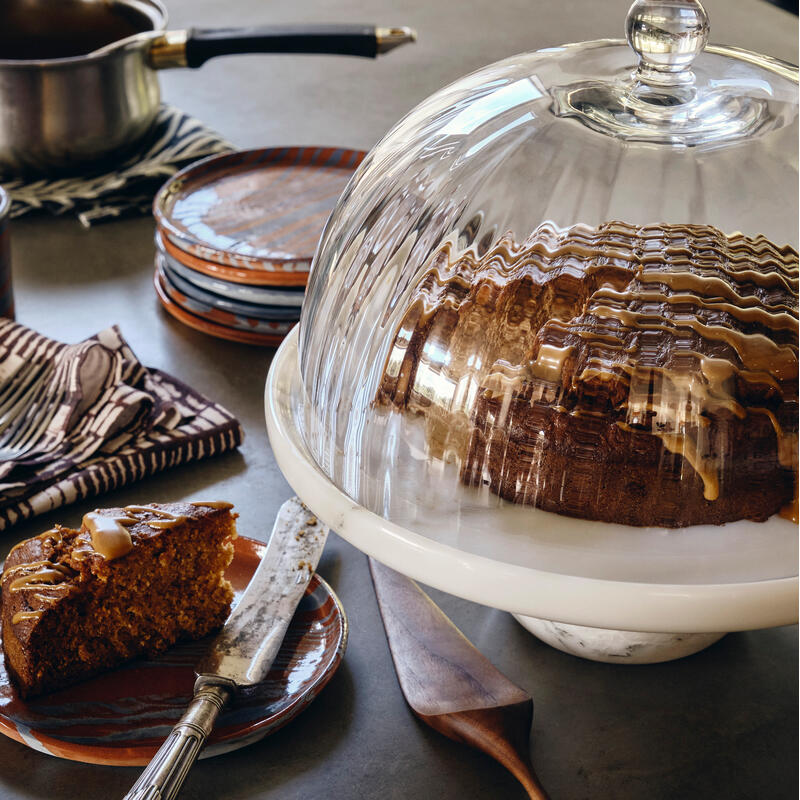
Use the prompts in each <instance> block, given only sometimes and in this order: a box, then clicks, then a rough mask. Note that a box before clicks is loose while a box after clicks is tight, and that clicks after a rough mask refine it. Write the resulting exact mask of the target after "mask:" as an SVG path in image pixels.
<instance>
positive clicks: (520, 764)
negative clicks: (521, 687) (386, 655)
mask: <svg viewBox="0 0 800 800" xmlns="http://www.w3.org/2000/svg"><path fill="white" fill-rule="evenodd" d="M417 716H418V717H419V718H420V719H421V720H423V721H424V722H427V723H428V725H430V726H431V727H432V728H434V729H435V730H437V731H439V733H443V734H444V735H445V736H447V737H449V738H450V739H454V740H455V741H457V742H463V743H464V744H468V745H470V746H471V747H474V748H476V749H477V750H481V751H483V752H484V753H486V754H487V755H489V756H491V757H492V758H494V759H495V760H496V761H498V762H499V763H500V764H502V765H503V766H504V767H505V768H506V769H507V770H508V771H509V772H510V773H511V774H512V775H513V776H514V777H515V778H516V779H517V780H518V781H519V782H520V783H521V784H522V786H523V788H524V789H525V791H526V792H527V793H528V797H530V798H531V799H532V800H549V796H548V794H547V792H546V791H545V790H544V788H543V787H542V785H541V784H540V783H539V779H538V778H537V777H536V773H535V772H534V771H533V765H532V764H531V761H530V757H529V756H528V741H529V739H528V736H529V732H530V727H531V721H532V717H533V704H532V703H519V704H518V705H516V706H502V707H500V708H480V709H475V710H472V711H457V712H454V713H451V714H438V715H435V716H432V717H425V716H423V715H421V714H417Z"/></svg>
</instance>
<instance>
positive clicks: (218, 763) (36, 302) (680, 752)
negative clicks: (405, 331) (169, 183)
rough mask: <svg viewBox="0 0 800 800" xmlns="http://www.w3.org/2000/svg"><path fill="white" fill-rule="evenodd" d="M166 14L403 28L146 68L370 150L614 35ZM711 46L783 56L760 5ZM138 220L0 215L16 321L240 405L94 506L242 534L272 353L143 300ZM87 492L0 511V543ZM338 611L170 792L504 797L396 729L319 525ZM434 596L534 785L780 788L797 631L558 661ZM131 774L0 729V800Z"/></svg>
mask: <svg viewBox="0 0 800 800" xmlns="http://www.w3.org/2000/svg"><path fill="white" fill-rule="evenodd" d="M168 6H169V10H170V12H171V16H172V19H171V25H172V27H183V26H188V25H194V26H198V27H211V26H214V25H216V26H231V25H244V24H253V23H256V22H262V23H266V22H276V23H277V22H303V21H317V22H333V21H367V22H376V23H380V24H384V23H385V24H405V25H411V26H414V27H416V28H417V29H418V31H419V34H420V40H419V43H418V44H417V45H416V46H414V47H406V48H403V49H401V50H399V51H397V52H396V53H393V54H391V56H388V57H386V58H384V59H382V60H379V61H377V62H376V63H370V62H366V61H362V60H357V59H334V58H322V57H259V56H242V57H238V58H232V59H218V60H215V61H212V62H210V63H209V64H207V65H206V66H204V67H203V68H202V70H201V71H199V72H195V71H190V70H176V71H171V72H166V73H164V74H163V75H162V87H163V91H164V97H165V100H166V101H168V102H170V103H173V104H174V105H178V106H180V107H182V108H184V109H185V110H187V111H188V112H190V113H192V114H194V115H196V116H197V117H199V118H201V119H203V120H204V121H205V122H206V123H208V124H209V125H211V126H213V127H214V128H216V129H217V130H218V131H220V132H221V133H222V134H224V135H226V136H227V137H228V138H230V140H231V141H232V142H234V143H235V144H236V145H237V146H241V147H254V146H275V145H286V144H337V145H342V146H349V147H360V148H369V147H370V146H372V145H373V144H374V143H375V142H376V141H377V140H378V139H379V138H380V136H381V135H382V134H383V133H384V132H385V131H386V130H387V129H388V128H389V127H390V126H391V125H392V124H393V123H394V122H395V121H396V120H397V119H398V118H399V117H400V116H402V114H403V113H404V112H405V111H407V110H408V109H410V108H411V107H412V106H413V105H415V104H416V103H417V102H418V101H420V100H422V99H423V98H424V97H425V96H427V95H428V94H430V93H431V92H432V91H434V90H435V89H437V88H439V87H440V86H442V85H444V84H445V83H447V82H449V81H451V80H454V79H455V78H457V77H459V76H460V75H462V74H464V73H466V72H469V71H471V70H473V69H475V68H477V67H480V66H482V65H484V64H486V63H489V62H491V61H495V60H497V59H499V58H501V57H504V56H506V55H510V54H513V53H515V52H520V51H523V50H532V49H536V48H540V47H546V46H553V45H557V44H561V43H563V42H569V41H579V40H584V39H594V38H600V37H619V36H621V35H622V26H623V21H624V17H625V12H626V10H627V2H624V1H623V0H615V2H610V0H609V1H608V2H593V1H592V0H560V2H558V3H555V2H544V0H540V1H539V2H533V0H495V2H488V0H461V2H455V0H407V2H405V3H392V2H391V1H390V0H374V1H373V2H369V3H367V2H364V0H338V1H335V0H308V2H305V3H296V2H283V1H282V0H275V1H274V2H269V3H266V2H259V0H229V1H228V2H226V3H220V2H218V0H168ZM706 6H707V8H708V11H709V14H710V17H711V24H712V40H713V41H715V42H724V43H727V44H732V45H738V46H740V47H745V48H748V49H752V50H756V51H760V52H765V53H769V54H770V55H774V56H778V57H780V58H783V59H786V60H789V61H792V62H794V61H796V60H797V20H796V18H795V17H792V16H790V15H789V14H787V13H785V12H782V11H780V10H778V9H776V8H774V7H772V6H770V5H767V4H766V3H764V2H761V1H760V0H735V1H734V0H730V2H724V0H708V2H707V3H706ZM152 234H153V221H152V219H150V218H141V219H130V220H123V221H117V222H111V223H108V224H104V225H100V226H97V227H96V228H93V229H91V230H84V229H82V228H81V227H80V225H79V224H78V223H77V222H76V221H75V220H74V219H71V218H59V219H53V218H48V217H39V218H36V219H33V218H30V219H27V218H26V219H21V220H17V221H14V222H13V225H12V249H13V265H14V284H15V292H16V298H17V315H18V320H19V321H20V322H22V323H24V324H26V325H29V326H31V327H33V328H36V329H37V330H39V331H41V332H43V333H45V334H47V335H49V336H53V337H56V338H59V339H62V340H65V341H70V342H74V341H78V340H80V339H82V338H84V337H86V336H88V335H90V334H92V333H94V332H96V331H97V330H100V329H101V328H103V327H105V326H108V325H111V324H114V323H116V324H118V325H120V327H121V329H122V331H123V333H124V335H125V336H126V338H127V339H128V341H129V342H130V344H131V346H132V347H133V350H134V351H135V353H136V354H137V355H138V356H139V358H140V359H141V360H142V361H143V363H145V364H148V365H152V366H156V367H159V368H161V369H163V370H165V371H168V372H170V373H172V374H173V375H175V376H177V377H178V378H180V379H182V380H183V381H185V382H187V383H189V384H190V385H191V386H193V387H195V388H197V389H198V390H200V391H202V392H204V393H206V394H208V395H209V396H211V397H213V398H215V399H217V400H219V401H220V402H221V403H223V404H224V405H225V406H227V407H228V408H229V409H230V410H231V411H233V412H234V413H235V414H236V415H237V416H238V417H239V419H240V420H241V422H242V424H243V426H244V429H245V431H246V441H245V443H244V446H243V447H242V448H241V450H240V452H238V453H236V454H230V455H226V456H223V457H220V458H217V459H213V460H209V461H202V462H200V463H196V464H191V465H188V466H184V467H181V468H179V469H175V470H172V471H169V472H166V473H164V474H162V475H159V476H157V477H154V478H150V479H147V480H144V481H141V482H140V483H138V484H135V485H133V486H130V487H127V488H125V489H122V490H119V491H115V492H113V493H110V494H109V495H107V496H104V497H103V498H102V499H101V500H100V501H99V502H100V503H102V504H104V505H105V504H107V505H123V504H125V503H129V502H134V501H138V502H149V501H164V502H166V501H172V500H178V499H181V498H189V497H199V496H203V497H211V496H213V497H215V498H221V499H226V500H230V501H231V502H233V503H235V505H236V507H237V510H238V511H239V513H240V515H241V517H240V524H239V528H240V531H241V533H242V534H243V535H247V536H252V537H255V538H261V539H264V538H266V537H267V536H268V535H269V531H270V530H271V526H272V519H273V516H274V514H275V512H276V510H277V508H278V507H279V505H280V504H281V502H282V501H283V500H285V499H286V498H287V497H289V496H290V494H291V491H290V489H289V486H288V485H287V483H286V482H285V480H284V479H283V477H282V475H281V474H280V472H279V471H278V469H277V467H276V465H275V461H274V458H273V455H272V453H271V451H270V447H269V443H268V441H267V436H266V432H265V429H264V422H263V410H262V394H263V385H264V377H265V375H266V373H267V369H268V368H269V364H270V359H271V356H272V351H270V350H267V349H259V348H256V347H250V346H247V345H238V344H234V343H228V342H224V341H220V340H217V339H212V338H209V337H207V336H204V335H203V334H200V333H197V332H195V331H193V330H190V329H188V328H186V327H184V326H183V325H181V324H179V323H177V322H175V321H174V320H173V319H171V318H170V317H168V316H167V315H166V314H165V313H163V312H162V310H161V309H160V307H159V306H158V303H157V301H156V299H155V296H154V292H153V287H152V283H151V275H152V262H153V243H152ZM97 503H98V501H97V500H91V501H87V502H84V503H78V504H76V505H74V506H71V507H68V508H65V509H62V510H60V511H59V512H57V513H54V514H52V515H48V516H43V517H40V518H38V519H36V520H34V521H32V522H30V523H26V524H23V525H19V526H18V527H16V528H14V529H12V530H11V531H9V532H7V533H5V534H3V535H2V537H0V557H2V556H4V555H5V553H6V552H7V551H8V549H9V548H10V547H11V546H12V545H13V544H14V543H15V542H16V541H18V540H19V539H21V538H25V537H28V536H31V535H33V534H35V533H38V532H40V531H42V530H45V529H46V528H47V527H48V526H50V525H51V524H52V523H54V522H56V521H61V522H63V523H65V524H75V523H77V522H78V521H79V520H80V518H81V515H82V514H83V513H84V512H85V511H87V510H89V509H90V508H92V507H94V506H95V505H97ZM319 571H320V574H321V575H322V576H323V577H325V578H326V579H327V580H328V581H329V582H330V583H331V584H332V585H333V587H334V588H335V590H336V591H337V593H338V594H339V596H340V597H341V600H342V602H343V604H344V606H345V608H346V610H347V612H348V615H349V619H350V624H351V638H350V643H349V647H348V650H347V654H346V657H345V660H344V663H343V665H342V667H341V668H340V670H339V672H338V673H337V674H336V676H335V677H334V679H333V680H332V681H331V683H330V684H329V685H328V687H327V688H326V689H325V690H324V691H323V692H322V694H321V695H320V696H319V698H318V699H317V700H316V701H315V702H314V703H313V704H312V705H311V706H309V708H308V709H307V710H305V711H304V712H303V714H301V715H300V716H299V717H298V718H297V719H296V720H295V721H294V722H293V723H292V724H291V725H289V726H287V727H285V728H283V729H282V730H280V731H278V732H277V733H275V734H274V735H272V736H270V737H269V738H267V739H265V740H263V741H262V742H260V743H258V744H255V745H253V746H251V747H248V748H246V749H243V750H239V751H237V752H234V753H230V754H228V755H225V756H220V757H217V758H214V759H210V760H208V761H203V762H200V763H198V764H197V765H196V766H195V768H194V769H193V771H192V772H191V774H190V776H189V779H188V781H187V784H186V787H185V789H184V792H183V795H182V796H183V797H184V798H187V800H188V799H189V798H221V797H225V798H230V799H231V800H234V798H241V799H242V800H246V799H249V798H267V797H270V798H301V797H302V798H312V797H321V798H343V800H348V799H350V798H353V799H355V798H378V797H381V798H452V799H453V800H456V799H458V800H467V799H468V798H500V797H502V798H505V797H508V798H522V797H523V796H524V795H523V792H522V790H521V789H520V788H519V786H518V785H517V784H516V782H515V781H514V780H513V779H512V778H511V777H510V776H509V775H508V774H507V773H506V772H505V771H504V770H503V769H502V768H501V767H499V766H498V765H497V764H495V763H494V762H493V761H491V760H490V759H489V758H487V757H485V756H483V755H481V754H478V753H476V752H474V751H471V750H469V749H467V748H466V747H464V746H461V745H458V744H455V743H454V742H451V741H450V740H447V739H445V738H443V737H441V736H440V735H438V734H436V733H434V732H433V731H432V730H431V729H429V728H427V727H426V726H424V725H422V724H421V723H419V722H417V720H416V719H415V718H414V717H413V715H412V714H411V713H410V711H409V710H408V708H407V707H406V705H405V703H404V701H403V698H402V695H401V693H400V690H399V688H398V686H397V682H396V679H395V675H394V672H393V669H392V664H391V660H390V657H389V652H388V649H387V646H386V642H385V638H384V634H383V629H382V626H381V623H380V618H379V615H378V610H377V605H376V602H375V598H374V595H373V592H372V587H371V583H370V580H369V573H368V569H367V562H366V558H365V557H364V556H363V555H362V554H361V553H359V552H358V551H356V550H355V549H354V548H353V547H351V546H350V545H348V544H347V543H346V542H344V541H343V540H342V539H340V538H338V537H337V536H335V535H334V536H332V537H331V539H330V541H329V544H328V546H327V548H326V551H325V554H324V556H323V559H322V561H321V564H320V567H319ZM431 594H432V596H433V597H434V599H435V600H436V601H437V602H439V603H440V605H441V606H442V608H443V609H444V611H445V612H446V613H447V614H448V615H449V616H450V617H451V618H452V619H453V620H454V622H455V623H456V624H457V625H458V626H459V627H460V628H461V629H462V630H463V631H464V633H465V634H466V635H467V636H468V637H469V638H470V640H471V641H472V642H473V643H474V644H475V645H476V646H477V647H478V648H480V649H481V650H482V651H483V652H484V653H485V654H486V655H487V656H488V657H489V658H490V659H491V660H492V661H493V662H494V663H495V664H496V665H497V667H499V668H500V669H501V670H502V671H503V672H505V673H506V674H507V675H508V676H509V677H510V678H511V679H512V680H514V681H516V682H517V683H518V684H520V685H521V686H523V687H525V688H526V689H527V690H528V691H529V692H530V693H531V694H532V695H533V697H534V702H535V709H536V710H535V716H534V724H533V737H532V758H533V762H534V764H535V765H536V768H537V770H538V773H539V775H540V777H541V780H542V782H543V784H544V785H545V786H546V787H547V788H548V790H549V791H550V793H551V795H552V797H553V798H554V800H568V799H569V800H573V799H580V798H620V800H633V799H634V798H641V799H642V800H659V799H660V798H664V800H667V798H669V800H676V798H680V799H681V800H690V799H691V800H706V798H718V797H725V798H727V800H733V799H734V798H748V800H751V799H752V798H770V800H778V799H779V798H795V797H796V796H797V752H798V727H797V707H798V692H797V688H798V682H797V652H798V650H797V647H798V645H797V628H796V626H792V627H787V628H778V629H772V630H764V631H754V632H748V633H737V634H731V635H729V636H727V637H725V638H724V639H723V640H722V641H721V642H719V643H718V644H716V645H714V646H713V647H711V648H709V649H708V650H706V651H704V652H702V653H700V654H698V655H695V656H693V657H690V658H687V659H684V660H682V661H677V662H673V663H668V664H662V665H653V666H642V667H624V666H611V665H606V664H597V663H591V662H587V661H582V660H580V659H576V658H573V657H571V656H567V655H564V654H562V653H560V652H558V651H556V650H553V649H551V648H549V647H548V646H546V645H544V644H542V643H540V642H538V641H537V640H536V639H534V638H533V637H532V636H530V635H529V634H528V633H526V632H525V631H524V630H523V629H522V628H521V627H520V626H519V625H518V624H517V623H516V622H515V621H514V620H513V619H512V618H511V617H510V616H509V615H508V614H505V613H502V612H500V611H495V610H492V609H489V608H485V607H482V606H478V605H475V604H473V603H469V602H467V601H464V600H460V599H458V598H456V597H452V596H448V595H445V594H442V593H440V592H436V591H432V592H431ZM138 772H139V770H138V769H133V768H112V767H97V766H89V765H84V764H79V763H73V762H68V761H62V760H59V759H56V758H52V757H49V756H46V755H42V754H40V753H38V752H34V751H33V750H30V749H28V748H26V747H24V746H22V745H20V744H17V743H16V742H14V741H12V740H10V739H7V738H5V737H0V798H9V800H11V799H13V800H22V798H25V799H26V800H38V799H39V798H48V800H50V799H56V798H74V797H80V798H82V799H83V800H100V798H103V799H105V798H112V797H115V796H122V795H123V794H124V793H125V791H126V790H127V789H128V788H129V787H130V786H131V785H132V783H133V782H134V780H135V778H136V776H137V774H138Z"/></svg>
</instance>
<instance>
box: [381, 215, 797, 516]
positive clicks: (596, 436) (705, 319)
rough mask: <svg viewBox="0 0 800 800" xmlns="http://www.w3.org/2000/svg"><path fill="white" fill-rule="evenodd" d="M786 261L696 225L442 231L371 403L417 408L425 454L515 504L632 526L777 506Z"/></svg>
mask: <svg viewBox="0 0 800 800" xmlns="http://www.w3.org/2000/svg"><path fill="white" fill-rule="evenodd" d="M797 263H798V259H797V252H796V251H795V250H794V249H792V248H791V247H789V246H783V247H781V246H777V245H775V244H773V243H772V242H770V241H768V240H767V239H765V238H764V237H762V236H757V237H755V238H750V237H747V236H744V235H742V234H739V233H736V234H732V235H730V236H726V235H725V234H724V233H722V232H721V231H719V230H717V229H716V228H713V227H711V226H704V225H666V224H659V225H648V226H643V227H635V226H631V225H628V224H625V223H621V222H609V223H606V224H604V225H601V226H600V227H599V228H596V229H594V228H590V227H588V226H584V225H577V226H574V227H572V228H568V229H559V228H557V227H555V226H553V225H552V224H550V223H545V224H543V225H542V226H540V227H539V228H537V229H536V230H535V231H534V232H533V233H532V234H531V235H530V236H529V237H528V238H527V239H526V240H525V241H524V242H522V243H516V242H514V241H513V240H512V239H511V238H510V237H505V238H503V239H501V240H500V241H499V242H498V243H497V244H496V245H495V246H494V247H493V248H492V249H491V250H489V251H488V252H487V253H485V254H483V255H481V256H476V255H474V254H472V253H467V254H466V255H464V256H462V257H460V258H458V259H455V260H453V259H451V257H450V251H449V248H448V247H445V248H444V249H443V250H442V251H440V252H439V254H438V255H437V257H436V258H435V260H434V262H433V264H432V267H431V269H430V270H429V271H428V272H427V273H426V274H425V275H424V277H423V279H422V280H421V281H420V282H419V284H418V285H417V286H416V287H415V289H414V291H413V293H412V295H411V298H410V301H409V303H408V306H407V310H406V312H405V314H404V316H403V318H402V320H401V322H400V324H399V326H398V328H397V331H396V334H395V337H394V341H393V346H392V347H391V348H390V353H389V356H388V359H387V362H386V364H385V367H384V371H383V375H382V379H381V383H380V386H379V390H378V394H377V397H376V404H377V405H378V406H386V407H389V408H392V409H395V410H398V411H402V412H404V413H408V414H412V415H417V416H420V417H421V418H422V419H423V420H424V423H425V428H426V440H427V443H428V449H429V455H430V456H432V457H434V458H442V459H444V460H447V461H454V462H456V463H457V464H458V465H459V466H460V474H461V480H462V481H463V482H464V483H465V484H467V485H470V486H478V487H480V486H486V487H488V488H489V489H490V490H491V491H493V492H495V493H496V494H499V495H500V496H502V497H503V498H505V499H506V500H509V501H512V502H515V503H524V504H530V505H535V506H538V507H540V508H543V509H546V510H550V511H556V512H559V513H562V514H567V515H571V516H576V517H582V518H586V519H597V520H605V521H610V522H619V523H625V524H629V525H639V526H646V525H658V526H667V527H682V526H686V525H693V524H699V523H716V524H720V523H724V522H728V521H732V520H738V519H751V520H764V519H766V518H767V517H769V516H771V515H772V514H774V513H777V512H780V511H781V510H783V511H784V513H790V512H789V511H787V510H786V509H787V507H790V506H792V504H793V503H794V504H795V509H796V473H797V428H798V405H797V375H798V372H797V352H798V347H797V330H798V328H797V287H798V268H797ZM795 513H796V511H795Z"/></svg>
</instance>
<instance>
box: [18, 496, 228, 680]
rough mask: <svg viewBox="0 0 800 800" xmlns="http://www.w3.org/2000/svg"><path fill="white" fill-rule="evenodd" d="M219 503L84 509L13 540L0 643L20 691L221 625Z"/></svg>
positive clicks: (223, 547) (222, 524)
mask: <svg viewBox="0 0 800 800" xmlns="http://www.w3.org/2000/svg"><path fill="white" fill-rule="evenodd" d="M235 516H236V515H235V514H232V513H231V505H230V504H229V503H197V504H193V503H171V504H167V505H155V504H153V505H148V506H128V507H126V508H110V509H103V510H99V511H96V512H94V513H92V514H87V515H86V517H84V523H83V525H82V526H81V528H80V530H72V529H70V528H64V527H60V526H58V527H56V528H54V529H53V530H50V531H46V532H45V533H43V534H41V535H40V536H36V537H34V538H32V539H27V540H25V541H23V542H20V543H19V544H18V545H17V546H16V547H14V548H13V549H12V551H11V552H10V553H9V555H8V558H7V559H6V562H5V565H4V568H3V576H2V625H3V628H2V633H3V649H4V651H5V657H6V663H7V666H8V669H9V672H10V674H11V675H12V677H13V678H14V681H15V683H16V685H17V687H18V689H19V691H20V693H21V694H22V696H30V695H33V694H38V693H40V692H45V691H50V690H53V689H57V688H60V687H62V686H66V685H68V684H70V683H73V682H75V681H78V680H81V679H83V678H86V677H89V676H90V675H93V674H95V673H97V672H100V671H102V670H104V669H108V668H110V667H113V666H115V665H118V664H120V663H122V662H124V661H127V660H129V659H131V658H134V657H135V656H138V655H142V654H145V653H146V654H150V655H152V654H156V653H158V652H161V651H163V650H165V649H166V648H167V647H169V646H170V645H172V644H174V643H175V642H177V641H179V640H182V639H196V638H199V637H202V636H205V635H206V634H208V633H209V632H211V631H212V630H214V629H215V628H218V627H219V626H221V625H222V624H223V623H224V621H225V619H226V618H227V616H228V613H229V611H230V604H231V600H232V599H233V591H232V589H231V586H230V584H229V583H228V581H227V580H225V578H224V575H223V573H224V570H225V567H226V566H227V565H228V564H229V563H230V561H231V559H232V557H233V539H234V538H235V536H236V530H235V523H234V520H235Z"/></svg>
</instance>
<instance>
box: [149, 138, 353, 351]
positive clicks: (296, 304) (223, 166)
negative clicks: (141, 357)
mask: <svg viewBox="0 0 800 800" xmlns="http://www.w3.org/2000/svg"><path fill="white" fill-rule="evenodd" d="M363 158H364V153H363V152H361V151H357V150H344V149H341V148H332V147H327V148H326V147H276V148H269V149H262V150H247V151H241V152H236V153H227V154H225V155H221V156H212V157H211V158H207V159H204V160H203V161H199V162H197V163H196V164H192V165H191V166H189V167H187V168H186V169H184V170H182V171H181V172H179V173H178V174H177V175H175V176H174V177H173V178H172V179H170V180H169V181H168V182H167V183H166V184H164V186H163V187H162V188H161V190H160V191H159V193H158V195H157V196H156V199H155V202H154V204H153V213H154V215H155V218H156V224H157V230H156V237H155V243H156V270H155V287H156V292H157V294H158V298H159V300H160V301H161V304H162V305H163V306H164V308H165V309H166V310H167V311H168V312H169V313H170V314H172V316H173V317H175V318H176V319H179V320H180V321H181V322H183V323H185V324H186V325H189V326H191V327H192V328H196V329H197V330H201V331H203V332H205V333H208V334H211V335H212V336H218V337H221V338H223V339H232V340H233V341H237V342H247V343H248V344H260V345H267V346H270V347H275V346H277V345H278V344H280V342H281V340H282V339H283V337H284V336H285V335H286V334H287V333H288V332H289V331H290V330H291V329H292V327H293V326H294V325H295V323H296V322H297V320H299V319H300V308H301V306H302V304H303V295H304V292H305V286H306V282H307V281H308V271H309V269H310V268H311V259H312V257H313V255H314V251H315V250H316V247H317V241H318V240H319V237H320V234H321V233H322V229H323V227H324V226H325V222H326V220H327V218H328V215H329V214H330V212H331V211H332V209H333V207H334V205H335V204H336V201H337V199H338V198H339V195H340V194H341V193H342V191H343V190H344V188H345V186H346V185H347V182H348V181H349V180H350V176H351V175H352V173H353V172H354V171H355V169H356V167H357V166H358V165H359V164H360V163H361V160H362V159H363Z"/></svg>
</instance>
